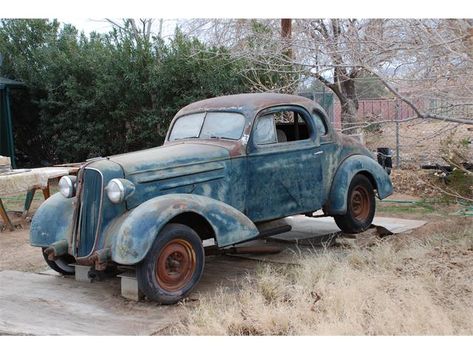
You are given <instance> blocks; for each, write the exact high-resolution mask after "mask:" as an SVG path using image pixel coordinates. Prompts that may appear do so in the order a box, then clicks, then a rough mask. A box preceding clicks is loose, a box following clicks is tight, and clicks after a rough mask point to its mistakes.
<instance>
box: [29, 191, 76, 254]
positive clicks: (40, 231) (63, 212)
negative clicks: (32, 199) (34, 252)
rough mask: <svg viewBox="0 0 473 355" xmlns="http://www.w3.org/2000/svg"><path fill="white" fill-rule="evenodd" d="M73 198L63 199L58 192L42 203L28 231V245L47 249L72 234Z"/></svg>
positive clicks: (67, 238)
mask: <svg viewBox="0 0 473 355" xmlns="http://www.w3.org/2000/svg"><path fill="white" fill-rule="evenodd" d="M73 200H74V199H73V198H65V197H64V196H62V195H61V194H60V193H59V192H58V193H55V194H54V195H52V196H51V197H50V198H48V199H47V200H46V201H44V202H43V203H42V204H41V206H39V208H38V210H37V211H36V212H35V214H34V216H33V220H32V221H31V229H30V244H31V245H32V246H35V247H49V246H50V245H52V244H54V243H56V242H58V241H60V240H64V241H67V240H69V238H70V235H71V233H72V226H73V223H72V215H73V214H74V206H73V204H72V201H73Z"/></svg>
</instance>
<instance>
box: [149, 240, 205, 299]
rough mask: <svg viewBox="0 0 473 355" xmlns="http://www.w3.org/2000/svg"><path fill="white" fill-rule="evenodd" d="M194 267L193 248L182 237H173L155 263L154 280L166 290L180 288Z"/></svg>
mask: <svg viewBox="0 0 473 355" xmlns="http://www.w3.org/2000/svg"><path fill="white" fill-rule="evenodd" d="M195 268H196V256H195V253H194V249H193V248H192V246H191V245H190V243H189V242H187V241H186V240H184V239H174V240H172V241H170V242H169V243H167V244H166V245H165V246H164V247H163V248H162V250H161V253H160V254H159V256H158V261H157V263H156V280H157V282H158V284H159V286H160V287H161V288H163V289H164V290H166V291H168V292H173V291H177V290H180V289H182V288H183V287H184V286H185V285H186V284H187V283H188V282H189V280H190V279H191V278H192V275H193V274H194V271H195Z"/></svg>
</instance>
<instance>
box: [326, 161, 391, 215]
mask: <svg viewBox="0 0 473 355" xmlns="http://www.w3.org/2000/svg"><path fill="white" fill-rule="evenodd" d="M359 173H363V174H365V175H367V176H368V177H369V178H370V180H371V181H373V182H374V183H375V184H374V185H375V186H373V187H374V188H375V189H376V191H377V194H378V197H379V198H380V199H383V198H386V197H388V196H389V195H391V194H392V193H393V185H392V183H391V179H390V178H389V175H388V174H387V173H386V171H385V170H384V169H383V167H382V166H381V165H379V164H378V162H377V161H375V160H373V159H371V158H370V157H368V156H365V155H352V156H350V157H348V158H347V159H345V160H344V161H343V162H342V163H341V164H340V166H339V167H338V169H337V172H336V174H335V177H334V179H333V181H332V186H331V189H330V194H329V198H328V201H327V203H326V205H325V206H324V211H325V213H327V214H330V215H339V214H345V213H346V211H347V197H348V188H349V187H350V182H351V180H352V179H353V177H354V176H355V175H356V174H359Z"/></svg>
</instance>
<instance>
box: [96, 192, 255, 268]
mask: <svg viewBox="0 0 473 355" xmlns="http://www.w3.org/2000/svg"><path fill="white" fill-rule="evenodd" d="M186 212H192V213H196V214H199V215H200V216H202V217H203V218H205V219H206V220H207V222H208V223H209V225H210V226H211V227H212V229H213V231H214V233H215V239H216V242H217V245H218V246H219V247H224V246H228V245H232V244H235V243H238V242H241V241H244V240H247V239H251V238H254V237H256V236H257V235H258V233H259V232H258V229H257V228H256V226H255V225H254V224H253V222H252V221H251V220H250V219H248V217H246V216H245V215H244V214H243V213H241V212H240V211H238V210H236V209H235V208H233V207H231V206H229V205H227V204H225V203H223V202H221V201H217V200H214V199H212V198H209V197H205V196H199V195H191V194H168V195H164V196H159V197H155V198H153V199H151V200H148V201H146V202H144V203H142V204H141V205H140V206H138V207H136V208H135V209H133V210H131V211H129V212H127V213H125V214H124V215H122V216H121V217H120V218H118V219H117V220H116V221H114V222H113V223H111V225H110V226H109V227H108V228H107V231H106V232H105V233H106V239H107V244H108V245H110V247H111V256H112V260H113V261H115V262H116V263H118V264H123V265H133V264H136V263H139V262H140V261H141V260H143V259H144V257H145V256H146V254H147V253H148V251H149V249H150V248H151V245H152V244H153V241H154V239H155V238H156V237H157V236H158V234H159V232H160V231H161V229H162V228H163V227H164V226H165V225H166V224H167V223H168V222H169V221H170V220H171V219H173V218H174V217H176V216H178V215H180V214H183V213H186ZM201 237H202V236H201ZM204 237H205V236H204Z"/></svg>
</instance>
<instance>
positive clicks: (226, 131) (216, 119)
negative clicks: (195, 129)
mask: <svg viewBox="0 0 473 355" xmlns="http://www.w3.org/2000/svg"><path fill="white" fill-rule="evenodd" d="M244 126H245V117H244V116H243V115H241V114H239V113H234V112H209V113H207V116H206V117H205V121H204V126H203V127H202V133H201V134H200V138H228V139H239V138H240V137H241V134H242V133H243V128H244Z"/></svg>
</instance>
